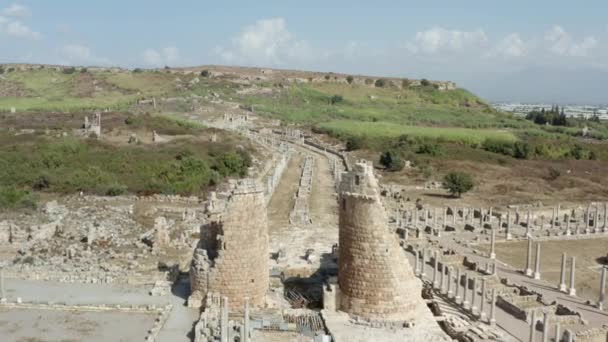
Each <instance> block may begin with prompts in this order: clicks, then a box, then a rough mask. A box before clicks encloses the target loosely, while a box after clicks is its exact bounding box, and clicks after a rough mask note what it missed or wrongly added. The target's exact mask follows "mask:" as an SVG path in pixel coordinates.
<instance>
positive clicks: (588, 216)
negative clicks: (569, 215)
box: [585, 206, 591, 234]
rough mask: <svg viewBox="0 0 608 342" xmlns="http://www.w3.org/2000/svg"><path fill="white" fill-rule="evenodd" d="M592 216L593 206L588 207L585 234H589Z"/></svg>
mask: <svg viewBox="0 0 608 342" xmlns="http://www.w3.org/2000/svg"><path fill="white" fill-rule="evenodd" d="M590 216H591V206H589V207H587V212H586V213H585V233H587V234H589V218H590Z"/></svg>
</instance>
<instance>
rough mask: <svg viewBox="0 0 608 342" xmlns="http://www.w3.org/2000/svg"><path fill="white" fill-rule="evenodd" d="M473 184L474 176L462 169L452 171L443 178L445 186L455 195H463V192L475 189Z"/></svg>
mask: <svg viewBox="0 0 608 342" xmlns="http://www.w3.org/2000/svg"><path fill="white" fill-rule="evenodd" d="M473 186H474V183H473V177H471V175H469V174H468V173H465V172H462V171H453V172H450V173H448V174H447V175H445V177H444V178H443V187H444V188H446V189H447V190H448V191H449V192H450V194H452V196H454V197H461V196H462V194H464V193H466V192H468V191H470V190H471V189H473Z"/></svg>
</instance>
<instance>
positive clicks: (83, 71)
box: [80, 68, 89, 74]
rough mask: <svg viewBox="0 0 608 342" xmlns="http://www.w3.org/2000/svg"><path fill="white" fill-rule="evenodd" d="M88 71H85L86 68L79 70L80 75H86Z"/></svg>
mask: <svg viewBox="0 0 608 342" xmlns="http://www.w3.org/2000/svg"><path fill="white" fill-rule="evenodd" d="M88 71H89V69H87V68H82V69H80V73H82V74H86V73H87V72H88Z"/></svg>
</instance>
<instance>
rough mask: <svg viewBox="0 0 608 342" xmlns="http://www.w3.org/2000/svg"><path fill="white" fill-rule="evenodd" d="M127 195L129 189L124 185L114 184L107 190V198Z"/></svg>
mask: <svg viewBox="0 0 608 342" xmlns="http://www.w3.org/2000/svg"><path fill="white" fill-rule="evenodd" d="M126 193H127V187H126V186H124V185H122V184H112V185H110V186H109V187H108V190H106V196H120V195H124V194H126Z"/></svg>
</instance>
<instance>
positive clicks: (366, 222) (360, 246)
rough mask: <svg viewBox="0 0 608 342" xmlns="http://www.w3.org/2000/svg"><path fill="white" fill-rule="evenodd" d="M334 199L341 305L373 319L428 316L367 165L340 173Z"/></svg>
mask: <svg viewBox="0 0 608 342" xmlns="http://www.w3.org/2000/svg"><path fill="white" fill-rule="evenodd" d="M339 201H340V203H339V205H340V232H339V255H340V256H339V270H340V271H339V277H338V279H339V285H340V294H341V295H340V309H341V310H343V311H345V312H347V313H349V314H351V315H354V316H358V317H361V318H363V319H367V320H372V321H409V320H414V319H416V318H419V317H418V316H420V315H421V314H425V313H426V314H427V315H430V311H429V310H428V308H427V307H426V305H425V303H424V301H423V299H422V296H421V291H422V286H421V283H420V281H419V280H418V279H417V278H416V277H415V276H414V273H413V271H412V269H411V267H410V265H409V263H408V261H407V259H406V257H405V255H404V254H403V250H402V249H401V248H400V247H399V243H398V241H397V239H396V237H395V236H394V234H391V233H390V231H389V230H388V229H387V227H386V225H387V222H388V220H387V214H386V211H385V209H384V207H383V205H382V202H381V200H380V196H379V193H378V182H377V180H376V178H375V177H374V175H373V168H372V166H371V164H368V163H367V162H365V161H364V162H359V163H357V164H355V165H354V167H353V170H352V171H350V172H348V173H345V174H343V177H342V182H341V184H340V198H339ZM425 311H426V312H425Z"/></svg>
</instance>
